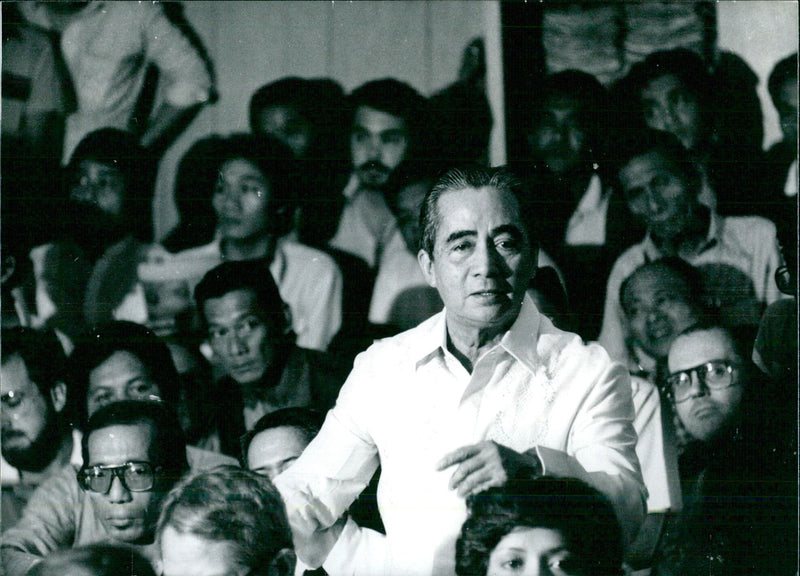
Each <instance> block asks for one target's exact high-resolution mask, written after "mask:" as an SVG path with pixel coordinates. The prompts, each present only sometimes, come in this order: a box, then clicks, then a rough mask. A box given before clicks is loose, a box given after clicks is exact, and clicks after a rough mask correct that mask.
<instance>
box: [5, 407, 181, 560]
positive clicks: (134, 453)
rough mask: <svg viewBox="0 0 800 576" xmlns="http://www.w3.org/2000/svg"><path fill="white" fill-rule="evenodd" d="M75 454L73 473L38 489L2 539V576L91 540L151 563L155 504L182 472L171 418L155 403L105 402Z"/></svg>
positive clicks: (177, 432)
mask: <svg viewBox="0 0 800 576" xmlns="http://www.w3.org/2000/svg"><path fill="white" fill-rule="evenodd" d="M81 450H82V454H83V461H84V465H83V466H82V467H81V468H80V470H79V471H78V472H77V474H76V472H75V470H74V469H73V468H71V467H65V468H64V469H63V471H62V473H60V474H58V475H56V476H54V477H53V478H51V479H50V480H48V481H47V482H45V483H44V484H42V486H41V487H40V488H39V490H38V491H37V492H36V493H34V495H33V496H32V497H31V500H30V502H29V504H28V508H27V509H26V511H25V514H24V515H23V517H22V519H21V520H20V522H19V523H18V524H17V525H16V526H15V527H14V528H12V529H10V530H8V531H6V532H5V533H4V534H3V543H2V561H3V566H4V570H5V573H6V574H8V576H15V575H17V574H19V575H22V574H26V573H27V572H28V570H30V568H31V567H32V566H34V565H35V564H37V563H38V562H39V561H40V560H41V558H42V557H43V556H46V555H47V554H49V553H50V552H52V551H54V550H58V549H62V548H69V547H73V546H83V545H88V544H94V543H98V542H114V543H123V544H129V545H133V546H135V547H136V548H137V549H139V551H140V552H142V553H143V554H144V555H145V556H147V557H148V558H150V559H151V560H155V559H156V558H157V549H156V547H155V545H154V537H155V524H156V520H157V518H158V513H159V510H160V505H161V501H162V499H163V498H164V496H165V495H166V494H167V492H169V490H170V489H171V488H172V486H173V485H174V484H175V483H176V482H177V481H178V479H179V478H180V477H181V475H182V474H183V472H184V471H186V470H187V469H188V464H187V461H186V443H185V440H184V436H183V432H182V430H181V428H180V424H179V422H178V419H177V417H176V416H175V415H174V413H172V412H170V411H168V410H167V409H166V408H165V407H164V406H163V405H162V404H160V403H157V402H151V401H137V400H132V401H123V402H118V403H115V404H111V405H109V406H106V407H104V408H101V409H100V410H98V411H97V412H96V413H95V414H93V415H92V417H91V418H90V419H89V422H88V424H87V426H86V430H85V433H84V436H83V440H82V443H81Z"/></svg>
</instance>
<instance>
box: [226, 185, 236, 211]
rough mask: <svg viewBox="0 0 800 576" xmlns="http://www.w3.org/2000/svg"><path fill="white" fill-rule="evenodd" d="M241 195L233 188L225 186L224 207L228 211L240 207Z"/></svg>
mask: <svg viewBox="0 0 800 576" xmlns="http://www.w3.org/2000/svg"><path fill="white" fill-rule="evenodd" d="M239 201H240V198H239V193H238V191H237V190H236V189H235V188H234V187H233V186H228V185H225V186H224V187H223V189H222V205H223V206H224V207H225V209H227V210H231V209H237V208H238V207H239Z"/></svg>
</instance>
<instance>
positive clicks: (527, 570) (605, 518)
mask: <svg viewBox="0 0 800 576" xmlns="http://www.w3.org/2000/svg"><path fill="white" fill-rule="evenodd" d="M467 506H468V508H469V516H468V517H467V520H466V521H465V522H464V524H463V526H462V527H461V534H460V535H459V537H458V540H457V541H456V574H458V576H501V575H505V574H507V575H518V574H524V575H526V576H528V575H534V574H536V575H539V574H547V575H551V576H561V575H564V576H573V575H585V576H589V575H591V576H619V575H621V574H622V531H621V530H620V527H619V522H618V521H617V517H616V515H615V514H614V510H613V508H612V507H611V504H609V503H608V501H607V500H606V499H605V498H604V497H603V496H602V495H601V494H600V493H599V492H597V491H596V490H595V489H594V488H591V487H589V486H588V485H587V484H584V483H583V482H581V481H580V480H575V479H573V478H556V477H551V476H542V477H539V478H536V479H535V480H529V479H525V478H524V477H522V476H520V477H518V478H516V479H513V480H511V481H509V482H508V483H507V484H506V485H505V486H504V487H502V488H490V489H489V490H486V491H484V492H481V493H479V494H476V495H474V496H470V497H469V499H468V501H467Z"/></svg>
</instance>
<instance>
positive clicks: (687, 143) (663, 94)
mask: <svg viewBox="0 0 800 576" xmlns="http://www.w3.org/2000/svg"><path fill="white" fill-rule="evenodd" d="M641 101H642V110H643V113H644V121H645V124H647V126H648V127H650V128H654V129H656V130H662V131H664V132H669V133H671V134H674V135H675V136H677V138H678V140H680V141H681V144H683V146H684V147H685V148H686V149H688V150H692V149H694V148H695V147H696V146H697V145H698V144H699V143H700V140H701V137H702V131H703V125H702V122H703V120H702V111H701V108H700V102H699V101H698V100H697V97H696V96H695V95H694V94H692V93H691V92H690V91H689V90H688V89H687V88H686V86H684V84H683V83H682V82H681V81H680V79H678V78H677V77H676V76H674V75H672V74H666V75H664V76H660V77H658V78H655V79H654V80H652V81H651V82H650V83H649V84H648V85H647V86H645V88H644V90H642V94H641Z"/></svg>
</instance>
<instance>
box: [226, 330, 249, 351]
mask: <svg viewBox="0 0 800 576" xmlns="http://www.w3.org/2000/svg"><path fill="white" fill-rule="evenodd" d="M228 351H229V352H230V354H231V355H233V356H239V355H241V354H246V353H247V340H246V339H245V338H243V337H242V336H240V335H239V334H236V333H233V334H231V337H230V339H229V340H228Z"/></svg>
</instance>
